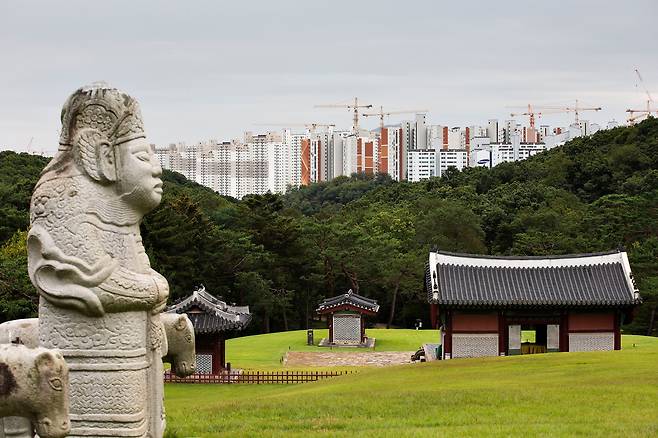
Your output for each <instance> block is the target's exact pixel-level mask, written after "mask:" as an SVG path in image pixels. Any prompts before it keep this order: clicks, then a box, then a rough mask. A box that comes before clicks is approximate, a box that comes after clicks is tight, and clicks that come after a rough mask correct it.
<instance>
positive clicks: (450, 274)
mask: <svg viewBox="0 0 658 438" xmlns="http://www.w3.org/2000/svg"><path fill="white" fill-rule="evenodd" d="M426 288H427V292H428V301H429V303H430V306H431V319H432V325H433V327H434V328H438V327H441V328H442V331H441V338H442V339H441V344H442V347H441V349H442V358H443V359H450V358H458V357H476V356H498V355H500V356H505V355H513V354H526V353H541V352H553V351H590V350H613V349H614V350H619V349H620V348H621V332H620V326H621V325H622V324H626V323H628V322H630V321H631V319H632V317H633V310H634V309H635V307H636V306H637V305H638V304H639V303H640V295H639V293H638V290H637V288H636V287H635V283H634V281H633V274H632V273H631V268H630V265H629V263H628V257H627V255H626V253H625V252H621V251H615V252H608V253H596V254H578V255H568V256H545V257H495V256H482V255H470V254H455V253H449V252H443V251H437V252H430V254H429V263H428V265H427V270H426ZM526 334H527V335H528V336H526ZM533 335H534V336H533ZM522 338H528V339H526V342H522V341H523V339H522ZM533 338H534V339H533Z"/></svg>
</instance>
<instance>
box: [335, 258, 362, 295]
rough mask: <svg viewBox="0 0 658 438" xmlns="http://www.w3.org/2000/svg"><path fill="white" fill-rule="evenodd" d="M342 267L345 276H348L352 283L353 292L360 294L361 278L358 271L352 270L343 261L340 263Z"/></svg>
mask: <svg viewBox="0 0 658 438" xmlns="http://www.w3.org/2000/svg"><path fill="white" fill-rule="evenodd" d="M340 267H341V269H342V270H343V274H345V276H346V277H347V279H348V280H349V282H350V285H351V287H352V292H354V293H355V294H358V293H359V280H358V277H357V274H356V272H350V271H349V270H348V269H347V267H346V266H345V264H344V263H342V262H341V264H340Z"/></svg>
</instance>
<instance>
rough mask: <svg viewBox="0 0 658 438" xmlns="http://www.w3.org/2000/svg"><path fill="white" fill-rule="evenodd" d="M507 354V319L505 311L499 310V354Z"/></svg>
mask: <svg viewBox="0 0 658 438" xmlns="http://www.w3.org/2000/svg"><path fill="white" fill-rule="evenodd" d="M503 355H507V321H506V320H505V316H504V315H503V312H498V356H503Z"/></svg>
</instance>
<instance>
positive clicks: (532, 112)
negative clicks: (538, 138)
mask: <svg viewBox="0 0 658 438" xmlns="http://www.w3.org/2000/svg"><path fill="white" fill-rule="evenodd" d="M509 108H526V107H525V106H522V107H521V106H520V107H509ZM559 112H562V111H560V110H558V109H555V108H553V107H545V106H538V105H533V104H531V103H529V104H528V105H527V109H526V111H525V112H522V113H510V116H511V117H517V116H528V117H529V119H530V127H531V128H533V129H534V128H535V117H536V118H539V117H541V116H542V115H544V114H549V113H559Z"/></svg>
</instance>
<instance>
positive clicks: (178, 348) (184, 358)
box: [160, 313, 196, 377]
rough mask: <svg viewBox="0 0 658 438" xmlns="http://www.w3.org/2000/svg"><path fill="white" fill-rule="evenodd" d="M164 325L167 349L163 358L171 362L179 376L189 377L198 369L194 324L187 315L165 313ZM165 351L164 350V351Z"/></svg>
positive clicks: (163, 317)
mask: <svg viewBox="0 0 658 438" xmlns="http://www.w3.org/2000/svg"><path fill="white" fill-rule="evenodd" d="M160 318H162V325H163V326H164V329H165V334H166V335H167V351H166V354H165V357H164V358H163V359H164V361H165V362H169V363H170V364H171V369H172V371H173V372H174V374H176V375H177V376H178V377H187V376H189V375H191V374H194V372H195V371H196V354H195V351H194V326H193V325H192V321H190V319H189V318H188V317H187V315H180V314H177V313H163V314H161V315H160ZM163 353H164V352H163Z"/></svg>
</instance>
